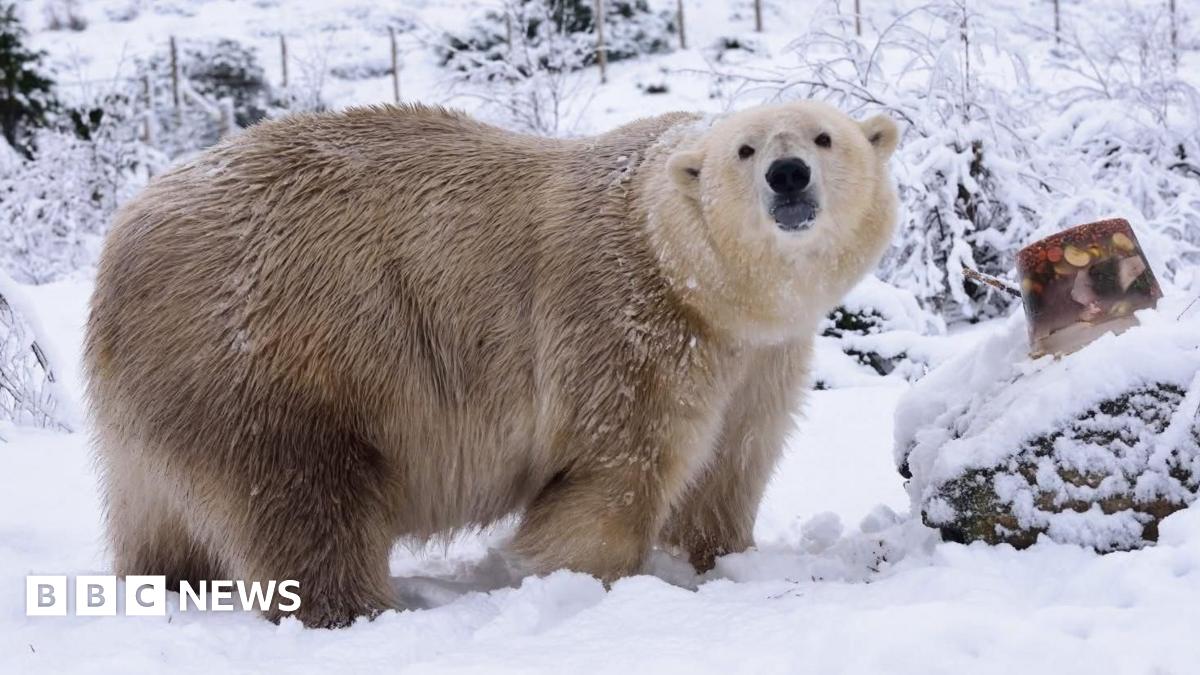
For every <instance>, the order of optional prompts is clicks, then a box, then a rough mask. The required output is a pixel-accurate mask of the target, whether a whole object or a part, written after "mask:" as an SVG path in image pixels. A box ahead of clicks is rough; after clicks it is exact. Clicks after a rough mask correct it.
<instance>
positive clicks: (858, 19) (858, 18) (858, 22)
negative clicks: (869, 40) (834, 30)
mask: <svg viewBox="0 0 1200 675" xmlns="http://www.w3.org/2000/svg"><path fill="white" fill-rule="evenodd" d="M854 34H855V35H857V36H858V37H862V2H861V0H854Z"/></svg>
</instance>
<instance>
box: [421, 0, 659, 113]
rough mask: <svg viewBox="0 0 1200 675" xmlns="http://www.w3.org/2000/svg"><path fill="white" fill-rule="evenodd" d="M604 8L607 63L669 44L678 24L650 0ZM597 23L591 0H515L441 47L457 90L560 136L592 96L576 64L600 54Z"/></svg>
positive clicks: (486, 109) (625, 1)
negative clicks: (587, 94)
mask: <svg viewBox="0 0 1200 675" xmlns="http://www.w3.org/2000/svg"><path fill="white" fill-rule="evenodd" d="M605 7H606V9H605V15H604V18H605V20H604V27H605V32H604V41H605V54H606V55H607V58H608V60H609V61H610V62H611V61H616V60H620V59H623V58H629V57H632V56H635V55H637V54H647V53H654V52H665V51H668V50H669V49H670V40H669V34H670V33H672V32H674V30H675V28H674V25H673V24H672V23H671V21H670V19H669V18H668V15H666V14H662V13H655V12H652V11H651V10H650V9H649V6H648V5H647V4H646V2H645V0H618V1H616V2H608V3H606V5H605ZM594 23H595V18H594V15H593V11H592V3H590V2H585V1H582V0H510V1H509V2H506V4H505V6H504V9H503V10H502V11H499V12H496V11H489V12H487V13H486V14H484V16H483V17H482V18H480V19H478V20H476V21H475V22H473V23H472V24H471V26H470V27H469V28H468V29H467V32H466V33H463V34H454V33H446V34H445V35H444V36H443V38H442V39H443V41H442V43H441V45H440V46H439V47H438V50H439V52H440V55H441V58H442V60H443V65H445V66H446V67H447V68H450V69H451V71H452V72H453V73H454V75H453V80H452V83H451V88H452V89H453V90H454V92H455V93H456V94H459V95H462V96H466V97H470V98H474V99H477V100H478V101H480V102H481V103H482V104H483V105H482V108H483V113H484V114H485V115H491V116H494V117H496V118H497V120H498V121H501V122H505V123H508V124H511V125H513V126H515V127H517V128H520V129H524V130H527V131H534V132H537V133H542V134H550V135H555V134H560V133H566V132H569V131H570V130H571V129H572V128H573V127H574V126H575V124H576V123H577V122H578V117H579V115H580V114H581V113H582V112H583V109H584V108H585V107H586V106H587V103H588V102H589V100H588V98H587V97H585V96H583V88H582V83H583V79H582V77H581V74H580V73H579V72H578V71H580V70H582V69H583V68H586V67H588V66H590V65H592V64H593V63H595V61H596V36H595V34H594V32H593V31H594Z"/></svg>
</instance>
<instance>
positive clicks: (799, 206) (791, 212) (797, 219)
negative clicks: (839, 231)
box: [771, 197, 817, 232]
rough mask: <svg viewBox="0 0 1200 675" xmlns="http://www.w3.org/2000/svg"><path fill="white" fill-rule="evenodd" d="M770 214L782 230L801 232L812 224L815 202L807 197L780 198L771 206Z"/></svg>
mask: <svg viewBox="0 0 1200 675" xmlns="http://www.w3.org/2000/svg"><path fill="white" fill-rule="evenodd" d="M771 216H772V217H774V218H775V222H776V224H778V225H779V229H781V230H783V231H784V232H801V231H803V230H807V229H808V228H809V227H810V226H812V222H813V219H814V218H816V217H817V204H816V202H814V201H812V200H811V199H808V198H807V197H797V198H792V199H780V200H778V201H776V202H775V204H774V205H772V206H771Z"/></svg>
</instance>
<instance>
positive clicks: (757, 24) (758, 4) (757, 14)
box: [754, 0, 762, 33]
mask: <svg viewBox="0 0 1200 675" xmlns="http://www.w3.org/2000/svg"><path fill="white" fill-rule="evenodd" d="M754 30H755V32H758V33H761V32H762V0H754Z"/></svg>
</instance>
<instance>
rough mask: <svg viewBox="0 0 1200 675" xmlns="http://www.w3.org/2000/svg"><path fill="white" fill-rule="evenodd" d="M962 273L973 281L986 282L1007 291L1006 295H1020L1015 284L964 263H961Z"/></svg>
mask: <svg viewBox="0 0 1200 675" xmlns="http://www.w3.org/2000/svg"><path fill="white" fill-rule="evenodd" d="M962 273H963V276H964V277H966V278H968V279H970V280H971V281H974V282H976V283H980V284H986V285H988V286H991V287H992V288H994V289H996V290H998V291H1001V292H1003V293H1007V294H1008V295H1011V296H1012V297H1014V298H1019V297H1021V291H1020V290H1018V289H1017V287H1016V286H1013V285H1012V284H1010V283H1008V282H1007V281H1005V280H1003V279H998V278H996V277H994V276H992V275H990V274H984V273H983V272H980V271H979V270H973V269H971V268H970V267H967V266H966V265H963V268H962Z"/></svg>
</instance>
